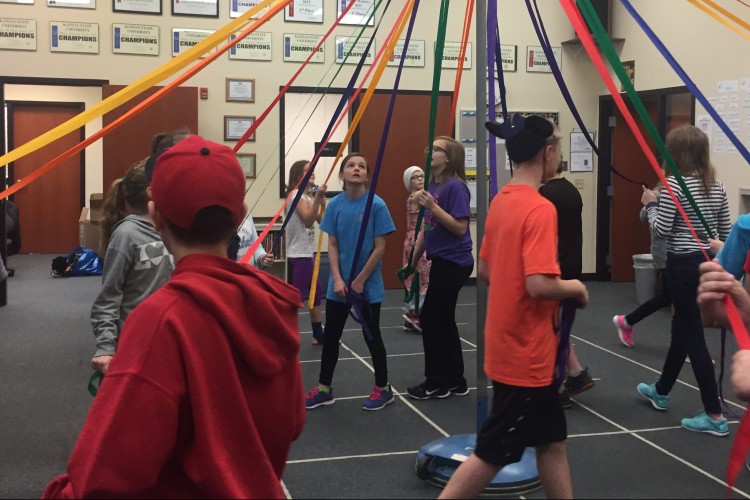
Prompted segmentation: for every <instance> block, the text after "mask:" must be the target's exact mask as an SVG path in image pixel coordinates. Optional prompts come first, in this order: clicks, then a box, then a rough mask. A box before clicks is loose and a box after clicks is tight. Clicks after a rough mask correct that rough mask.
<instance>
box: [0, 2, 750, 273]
mask: <svg viewBox="0 0 750 500" xmlns="http://www.w3.org/2000/svg"><path fill="white" fill-rule="evenodd" d="M220 3H221V6H220V17H219V19H211V18H191V17H175V16H172V15H171V13H170V3H169V1H168V0H164V6H163V9H164V14H163V15H161V16H147V15H135V14H122V13H117V14H115V13H113V12H112V3H111V2H110V1H108V0H99V1H98V2H97V8H96V10H95V11H85V10H80V9H65V8H52V7H47V6H46V2H45V1H44V0H35V4H34V5H31V6H30V5H14V4H2V14H1V15H2V16H3V17H9V18H26V19H28V18H33V19H36V20H37V30H38V49H37V51H36V52H20V51H0V68H2V69H1V70H0V71H1V72H2V74H3V75H4V76H25V77H47V78H86V79H103V80H109V82H110V83H111V84H128V83H131V82H133V81H135V80H136V79H137V78H139V77H141V76H142V75H144V74H146V73H147V72H150V71H152V70H154V69H156V68H157V67H159V66H160V65H162V64H164V63H166V62H167V61H169V60H170V59H171V52H170V45H169V38H170V35H171V28H173V27H194V28H205V29H216V28H218V27H220V26H222V25H224V24H226V23H227V22H228V21H229V14H228V2H227V1H221V2H220ZM633 3H634V5H635V7H636V9H638V10H639V12H641V13H642V14H643V16H644V17H645V18H646V20H647V21H648V22H649V23H650V24H651V25H652V26H653V28H654V30H655V31H656V32H657V33H658V34H659V35H660V36H662V37H663V39H664V42H665V43H666V44H667V45H668V46H669V47H670V48H671V49H672V50H673V51H674V53H675V55H676V56H677V58H678V59H679V60H680V62H682V63H683V65H684V67H685V69H686V70H687V72H688V73H689V74H691V75H692V76H693V77H694V79H695V80H696V81H697V82H698V84H699V85H700V86H701V87H702V88H703V89H704V90H705V92H706V94H707V95H715V94H716V92H715V88H716V83H717V81H719V80H723V79H736V78H742V77H748V76H750V69H747V70H745V68H743V66H742V64H741V63H742V62H744V61H746V60H747V56H746V54H747V50H748V45H747V44H748V41H747V40H745V39H742V38H740V37H738V36H737V35H735V34H733V33H732V32H730V31H729V30H727V29H726V28H724V27H722V26H720V25H718V24H717V23H716V22H715V21H712V20H711V19H709V18H708V17H706V16H705V15H703V14H701V13H700V12H699V11H698V10H697V9H695V8H694V7H692V6H691V5H690V4H689V3H688V2H685V1H684V0H659V1H658V2H656V1H654V0H633ZM725 3H726V2H725ZM421 4H422V5H421V8H420V12H419V16H418V20H417V23H416V26H415V30H414V34H413V38H414V39H417V40H425V42H426V51H427V66H426V67H425V68H419V69H413V68H406V69H405V70H404V73H403V77H402V82H401V88H402V89H410V90H414V89H418V90H429V89H430V87H431V80H432V65H433V56H432V55H431V51H432V47H433V44H434V40H435V36H436V35H435V34H436V31H437V30H436V25H437V15H438V12H437V11H438V9H437V8H436V7H437V5H438V2H437V0H422V2H421ZM324 5H325V22H324V24H322V25H317V24H299V23H285V22H284V21H283V15H279V16H277V18H275V19H272V20H271V21H270V22H269V23H268V24H267V25H265V26H263V27H262V28H261V29H260V31H267V32H272V33H273V45H274V47H273V52H274V55H273V57H274V59H273V61H271V62H247V61H230V60H229V59H228V56H226V55H224V56H221V57H220V58H219V59H218V60H217V61H216V62H214V63H212V64H211V65H210V66H209V67H208V68H206V69H205V70H204V71H203V72H201V73H200V74H198V75H197V76H195V77H194V78H193V79H191V80H190V81H188V82H187V85H191V86H198V87H207V88H208V90H209V98H208V100H205V101H200V102H199V132H200V133H201V134H202V135H205V136H207V137H208V138H210V139H213V140H216V141H218V142H221V141H222V138H223V123H222V117H223V115H228V114H240V115H243V114H244V115H255V116H258V115H260V114H261V112H262V111H263V110H264V109H265V108H266V106H267V105H268V104H269V103H270V102H271V101H272V99H273V98H274V97H275V96H276V95H277V94H278V91H279V87H280V86H282V85H283V84H285V83H286V81H287V80H288V79H289V78H290V77H291V75H292V74H293V73H294V72H295V71H296V70H297V68H298V66H297V65H296V64H291V63H284V62H283V61H282V57H281V50H282V46H281V44H282V35H283V33H285V32H286V33H318V34H322V33H324V32H325V31H326V30H327V29H328V27H329V26H330V25H331V24H332V23H333V21H334V19H335V14H336V12H335V8H334V5H335V2H333V1H332V0H326V1H325V4H324ZM613 5H614V12H613V21H614V26H613V35H614V36H616V37H622V38H625V42H624V43H623V44H622V45H620V46H619V47H618V48H619V50H620V52H621V56H622V59H623V60H627V59H635V60H636V62H637V64H636V87H637V88H638V89H639V90H645V89H654V88H661V87H671V86H675V85H680V84H681V82H680V81H679V80H678V79H677V77H676V76H674V74H673V73H672V72H671V70H670V69H669V68H668V67H667V65H666V63H664V62H663V60H662V59H661V58H660V56H659V55H658V53H657V52H656V50H655V49H654V48H653V47H652V45H651V44H650V42H648V40H646V38H645V37H644V36H643V34H642V33H641V32H640V30H639V29H638V28H637V26H636V25H635V23H634V22H633V21H632V20H631V19H630V17H629V16H628V14H627V12H625V11H624V9H623V8H622V7H621V6H620V5H619V3H618V2H617V1H616V0H614V1H613ZM737 5H738V7H737V8H736V9H735V8H734V7H733V6H732V5H729V6H727V7H728V8H733V9H734V10H735V12H736V13H737V14H738V15H740V16H744V17H745V18H747V11H743V10H741V9H742V8H743V7H742V6H741V5H739V4H737ZM401 6H403V3H402V2H397V1H396V2H392V6H391V11H390V12H389V13H387V15H386V16H385V20H384V23H383V28H381V34H380V35H379V36H378V37H377V39H376V42H377V47H379V46H380V44H381V43H382V41H383V40H384V36H385V35H384V33H385V32H387V30H389V29H390V28H391V26H392V24H393V21H394V19H395V17H396V15H397V10H398V9H400V7H401ZM464 6H465V3H464V2H456V1H454V2H451V6H450V13H449V17H450V22H449V27H448V35H447V39H448V40H449V41H458V40H459V38H460V34H461V25H462V22H461V21H462V18H463V12H464ZM499 6H500V13H499V22H500V30H501V37H502V42H503V44H507V45H517V47H518V70H517V71H516V72H515V73H509V74H507V75H506V81H507V84H508V103H509V108H510V109H511V110H523V111H559V112H560V127H561V129H562V132H563V133H564V134H565V135H566V137H567V135H568V134H569V133H570V132H571V130H572V129H573V128H574V127H576V124H575V123H574V121H573V119H572V116H571V114H570V112H569V111H567V109H566V107H565V103H564V101H563V99H562V97H561V96H560V92H559V91H558V89H557V85H556V84H555V81H554V78H553V77H552V75H551V74H548V73H545V74H541V73H527V72H526V71H525V66H524V60H525V54H526V47H527V45H539V43H538V41H537V39H536V35H535V33H534V31H533V27H532V25H531V22H530V20H529V18H528V13H527V11H526V7H525V3H524V2H523V1H522V0H500V1H499ZM539 7H540V9H541V13H542V16H543V19H544V22H545V25H546V27H547V30H548V32H549V37H550V39H551V41H552V44H553V45H554V46H560V45H561V42H562V41H563V40H568V39H571V38H573V36H574V35H573V29H572V27H571V26H570V24H569V22H568V20H567V17H566V16H565V14H564V12H563V10H562V8H561V7H560V4H559V2H555V1H552V0H545V1H541V2H539ZM379 17H380V15H378V18H379ZM51 20H67V21H89V22H98V23H99V29H100V38H101V42H100V51H99V54H98V55H81V54H59V53H55V54H52V53H50V51H49V22H50V21H51ZM477 21H479V22H484V16H479V18H478V19H477V17H475V18H474V22H473V23H472V24H473V25H476V22H477ZM113 22H130V23H137V24H157V25H159V26H160V27H161V42H162V43H161V54H160V55H159V56H158V57H147V56H132V55H115V54H112V48H111V41H110V36H111V29H112V23H113ZM353 30H354V28H353V27H351V26H346V27H339V28H336V29H335V30H334V35H333V36H335V35H347V34H350V33H352V32H353ZM371 32H372V28H368V29H367V30H366V33H371ZM470 39H471V41H472V45H473V47H472V48H473V49H474V52H476V45H475V43H474V33H473V29H472V33H471V38H470ZM325 49H326V63H325V64H311V65H309V66H308V68H307V69H306V70H305V71H303V72H302V74H301V75H300V77H299V79H298V80H297V82H296V84H295V85H298V86H306V87H315V86H317V85H318V84H319V82H321V81H325V82H327V80H325V79H324V78H323V76H324V74H325V73H326V72H331V73H330V74H332V72H333V71H335V69H337V66H336V65H335V64H331V63H332V61H333V55H334V54H333V50H334V41H333V38H332V39H331V40H329V41H327V42H326V45H325ZM562 54H563V55H562V71H563V75H564V77H565V79H566V82H567V84H568V86H569V88H570V91H571V93H572V95H573V98H574V100H575V102H576V104H577V105H578V108H579V110H580V112H581V114H582V116H583V119H584V122H585V123H586V125H587V126H588V128H590V129H592V130H596V128H597V124H598V123H597V122H598V98H599V95H601V94H603V93H605V88H604V86H603V84H602V83H601V81H600V79H599V77H598V75H597V74H596V72H595V70H594V69H593V66H592V64H591V62H590V60H589V58H588V55H587V54H586V52H585V51H584V50H582V49H581V48H580V47H564V48H563V49H562ZM353 68H354V66H350V65H347V66H346V67H345V68H344V69H343V71H342V73H341V75H339V77H338V78H337V79H336V80H335V81H334V82H333V86H335V87H343V86H345V85H346V83H347V81H348V78H349V77H350V75H351V71H352V70H353ZM475 68H476V62H474V63H473V65H472V69H471V70H467V71H465V72H464V75H463V83H462V88H461V93H460V96H459V102H458V108H459V109H474V108H475V95H474V89H475V82H474V75H475ZM395 74H396V68H388V69H387V70H386V72H385V74H384V77H383V79H382V80H381V82H380V84H379V87H381V88H389V87H390V86H391V85H392V84H393V79H394V77H395ZM226 77H237V78H255V81H256V102H255V103H252V104H245V103H227V102H225V99H224V94H225V90H224V89H225V78H226ZM454 78H455V70H445V71H443V76H442V81H441V84H440V88H441V90H444V91H450V90H452V89H453V82H454ZM13 92H16V89H13ZM33 94H34V95H35V96H37V97H38V98H39V99H47V98H48V97H49V96H52V95H53V94H52V90H51V89H50V88H48V87H41V88H39V89H34V90H33ZM9 95H10V94H9ZM8 98H10V97H8ZM61 99H65V100H68V98H67V97H64V98H63V97H61ZM702 113H703V112H702V111H700V110H699V111H698V114H702ZM321 114H325V113H321ZM318 118H319V117H318V116H316V117H313V120H312V121H311V123H315V125H314V127H315V130H314V132H315V133H313V137H317V133H318V132H319V130H318V129H319V128H320V127H321V120H319V119H318ZM94 126H96V125H94ZM424 126H427V124H424ZM310 127H313V126H312V125H310ZM307 132H309V130H308V131H307ZM597 132H598V130H597ZM87 133H88V132H87ZM295 133H296V131H288V134H289V136H290V137H291V136H292V135H294V134H295ZM459 133H460V131H459ZM743 134H745V131H744V130H743ZM288 139H289V138H288ZM742 139H743V140H747V137H746V136H744V135H743V137H742ZM315 140H317V139H315ZM392 140H398V138H392ZM279 141H280V136H279V113H278V111H276V110H274V111H272V112H271V113H270V115H269V116H268V118H267V119H266V120H265V122H264V124H263V125H262V126H261V127H260V128H259V130H258V133H257V142H255V143H248V144H246V145H245V146H244V147H243V151H245V152H254V153H256V154H257V169H258V172H257V174H258V176H257V179H255V180H254V181H253V184H252V186H251V188H250V191H249V194H248V202H249V204H250V206H253V207H255V208H254V210H253V213H254V215H257V216H270V215H272V214H273V213H274V212H275V211H276V210H277V209H278V207H279V205H280V203H281V201H280V200H279V198H278V190H279V189H278V184H279V179H278V171H279V167H280V166H279V165H278V151H277V150H276V148H277V147H278V144H279ZM229 144H230V145H231V144H232V143H229ZM568 148H569V144H568V141H567V140H566V141H565V143H564V146H563V151H564V155H565V158H566V159H568ZM294 154H296V152H294ZM96 155H97V153H94V156H96ZM295 159H296V157H294V158H292V157H291V156H290V157H289V158H288V160H287V163H289V164H291V162H293V161H294V160H295ZM714 159H715V162H716V165H717V167H718V169H719V173H720V176H721V178H722V180H724V182H725V183H726V184H727V186H728V187H729V192H730V197H731V203H732V209H733V211H734V215H736V211H737V206H738V205H739V199H738V194H737V193H738V188H739V187H740V186H750V179H748V176H747V170H746V169H747V166H746V165H744V163H743V162H742V161H741V159H740V158H739V156H738V155H736V154H734V155H721V156H716V157H715V158H714ZM87 164H88V165H90V167H92V168H94V167H95V166H97V165H98V164H100V162H99V163H97V162H96V160H94V159H91V160H89V159H88V156H87ZM288 166H289V165H286V166H285V167H286V168H288ZM393 168H399V169H403V168H405V165H394V166H393ZM88 175H89V176H91V177H92V179H95V173H93V172H89V174H88ZM566 176H567V177H568V178H571V179H579V180H582V181H583V184H584V187H583V189H582V190H581V194H582V197H583V201H584V215H583V217H584V268H583V270H584V272H594V270H595V262H594V253H595V234H594V231H595V227H596V224H595V223H596V189H595V184H596V178H597V171H596V167H595V171H594V172H593V173H576V174H566ZM92 182H93V181H92ZM99 182H100V181H99Z"/></svg>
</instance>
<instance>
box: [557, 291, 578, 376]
mask: <svg viewBox="0 0 750 500" xmlns="http://www.w3.org/2000/svg"><path fill="white" fill-rule="evenodd" d="M576 309H578V303H577V302H576V300H575V299H563V300H562V301H561V302H560V324H559V325H558V328H557V332H558V333H559V334H560V340H559V343H558V344H557V354H556V356H555V359H556V363H555V381H554V387H555V389H559V388H560V386H561V385H562V384H563V382H565V377H566V373H567V367H568V354H569V353H570V332H571V330H573V322H574V321H575V319H576Z"/></svg>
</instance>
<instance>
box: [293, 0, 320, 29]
mask: <svg viewBox="0 0 750 500" xmlns="http://www.w3.org/2000/svg"><path fill="white" fill-rule="evenodd" d="M284 21H286V22H288V23H318V24H323V0H292V2H290V3H289V5H287V6H286V7H284Z"/></svg>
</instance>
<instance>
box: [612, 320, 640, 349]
mask: <svg viewBox="0 0 750 500" xmlns="http://www.w3.org/2000/svg"><path fill="white" fill-rule="evenodd" d="M612 323H614V324H615V328H617V336H618V337H620V342H622V343H623V344H625V345H626V346H628V347H633V346H635V342H633V327H632V326H630V325H628V324H627V323H626V322H625V316H623V315H621V314H618V315H616V316H615V317H614V318H612Z"/></svg>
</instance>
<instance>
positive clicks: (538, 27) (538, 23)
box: [526, 0, 647, 186]
mask: <svg viewBox="0 0 750 500" xmlns="http://www.w3.org/2000/svg"><path fill="white" fill-rule="evenodd" d="M526 8H527V9H528V11H529V16H530V17H531V22H532V24H533V25H534V31H536V36H537V38H539V43H540V44H541V46H542V49H543V50H544V55H545V56H546V57H547V62H549V66H550V69H551V70H552V74H553V75H554V77H555V80H556V81H557V85H558V87H560V92H561V93H562V95H563V98H564V99H565V103H566V104H567V105H568V108H569V109H570V112H571V113H572V114H573V118H575V121H576V123H577V124H578V127H579V128H580V129H581V132H582V133H583V136H584V137H585V138H586V142H588V143H589V145H590V146H591V148H592V149H593V150H594V153H596V156H597V157H599V158H601V155H600V154H599V148H598V147H597V146H596V143H595V142H594V139H593V137H591V134H589V131H588V129H587V128H586V125H585V124H584V123H583V118H581V114H580V113H579V112H578V108H577V107H576V105H575V103H574V102H573V97H572V96H571V95H570V91H569V90H568V86H567V85H566V84H565V80H564V79H563V76H562V71H560V67H559V66H558V65H557V60H556V59H555V55H554V53H553V52H552V45H551V44H550V42H549V38H548V37H547V30H546V29H545V28H544V22H543V21H542V16H541V14H540V13H539V6H538V5H537V3H536V0H534V9H535V10H536V13H535V12H534V10H532V8H531V2H530V0H526ZM608 166H609V169H610V170H611V171H612V173H614V174H615V175H617V176H618V177H620V178H621V179H623V180H625V181H627V182H630V183H632V184H638V185H640V186H647V184H646V183H645V182H640V181H636V180H633V179H630V178H629V177H627V176H626V175H624V174H622V173H620V172H618V171H617V169H615V167H614V166H613V165H608Z"/></svg>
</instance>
